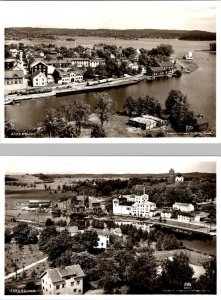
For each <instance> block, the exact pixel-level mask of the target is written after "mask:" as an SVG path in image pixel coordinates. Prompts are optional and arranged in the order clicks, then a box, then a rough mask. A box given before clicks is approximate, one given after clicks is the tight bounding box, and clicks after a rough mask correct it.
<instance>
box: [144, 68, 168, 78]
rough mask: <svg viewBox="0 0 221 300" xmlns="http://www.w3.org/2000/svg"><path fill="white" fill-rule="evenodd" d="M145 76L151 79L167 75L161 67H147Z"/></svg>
mask: <svg viewBox="0 0 221 300" xmlns="http://www.w3.org/2000/svg"><path fill="white" fill-rule="evenodd" d="M147 75H148V76H151V77H153V78H157V77H164V76H166V75H167V71H166V70H165V69H164V68H163V67H150V66H148V67H147Z"/></svg>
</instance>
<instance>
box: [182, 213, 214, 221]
mask: <svg viewBox="0 0 221 300" xmlns="http://www.w3.org/2000/svg"><path fill="white" fill-rule="evenodd" d="M208 216H209V213H206V212H200V213H198V212H196V213H195V212H190V213H184V212H183V213H179V214H178V216H177V219H178V220H179V221H181V222H196V223H200V222H204V221H206V220H207V218H208Z"/></svg>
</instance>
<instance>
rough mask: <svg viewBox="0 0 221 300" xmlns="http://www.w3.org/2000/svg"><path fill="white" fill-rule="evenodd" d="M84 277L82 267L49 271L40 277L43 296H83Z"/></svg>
mask: <svg viewBox="0 0 221 300" xmlns="http://www.w3.org/2000/svg"><path fill="white" fill-rule="evenodd" d="M84 277H85V274H84V272H83V270H82V269H81V267H80V265H72V266H67V267H60V268H54V269H48V270H46V271H45V272H44V273H43V274H42V275H41V276H40V279H41V287H42V292H43V295H82V294H83V279H84Z"/></svg>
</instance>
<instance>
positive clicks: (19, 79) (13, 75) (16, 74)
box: [5, 70, 24, 85]
mask: <svg viewBox="0 0 221 300" xmlns="http://www.w3.org/2000/svg"><path fill="white" fill-rule="evenodd" d="M23 82H24V72H23V71H22V70H8V71H5V85H12V84H23Z"/></svg>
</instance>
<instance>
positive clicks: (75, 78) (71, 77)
mask: <svg viewBox="0 0 221 300" xmlns="http://www.w3.org/2000/svg"><path fill="white" fill-rule="evenodd" d="M58 72H59V75H60V78H61V79H60V80H59V81H58V83H59V84H65V83H71V82H83V74H82V73H81V72H75V71H65V70H63V69H60V70H59V71H58Z"/></svg>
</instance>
